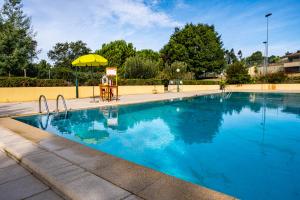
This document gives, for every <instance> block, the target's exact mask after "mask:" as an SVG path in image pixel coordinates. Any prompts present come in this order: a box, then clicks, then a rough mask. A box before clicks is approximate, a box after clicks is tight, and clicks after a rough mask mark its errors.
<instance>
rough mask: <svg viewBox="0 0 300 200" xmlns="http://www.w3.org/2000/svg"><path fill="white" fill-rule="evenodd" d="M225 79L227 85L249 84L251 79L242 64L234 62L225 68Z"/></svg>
mask: <svg viewBox="0 0 300 200" xmlns="http://www.w3.org/2000/svg"><path fill="white" fill-rule="evenodd" d="M226 79H227V83H229V84H244V83H249V82H250V80H251V77H250V75H249V74H248V69H247V68H246V67H245V66H244V65H243V63H242V62H235V63H233V64H231V65H229V67H228V68H227V70H226Z"/></svg>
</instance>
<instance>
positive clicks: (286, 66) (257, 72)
mask: <svg viewBox="0 0 300 200" xmlns="http://www.w3.org/2000/svg"><path fill="white" fill-rule="evenodd" d="M265 70H266V71H265ZM280 71H283V72H284V73H286V74H287V75H289V76H300V50H298V51H297V52H296V53H289V54H286V55H285V56H283V57H281V59H280V61H279V62H278V63H269V66H268V67H267V69H265V68H264V66H252V67H250V68H249V70H248V72H249V74H250V75H251V76H262V75H264V74H265V73H268V74H270V73H276V72H280Z"/></svg>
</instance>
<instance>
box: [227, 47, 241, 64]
mask: <svg viewBox="0 0 300 200" xmlns="http://www.w3.org/2000/svg"><path fill="white" fill-rule="evenodd" d="M225 58H226V64H228V65H230V64H232V63H235V62H237V61H238V59H237V57H236V55H235V53H234V49H231V50H230V51H228V50H225Z"/></svg>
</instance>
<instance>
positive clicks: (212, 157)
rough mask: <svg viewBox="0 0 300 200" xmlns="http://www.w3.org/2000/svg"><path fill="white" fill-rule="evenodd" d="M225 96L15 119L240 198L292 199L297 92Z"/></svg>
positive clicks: (299, 126) (299, 148)
mask: <svg viewBox="0 0 300 200" xmlns="http://www.w3.org/2000/svg"><path fill="white" fill-rule="evenodd" d="M225 97H227V98H224V96H222V95H208V96H200V97H195V98H187V99H178V100H173V101H170V100H168V101H161V102H153V103H144V104H135V105H127V106H119V107H107V108H97V109H90V110H80V111H72V112H69V114H68V115H67V116H65V115H63V114H61V115H50V117H49V118H47V116H45V115H42V116H41V115H36V116H27V117H20V118H17V119H18V120H20V121H22V122H25V123H27V124H31V125H33V126H35V127H38V128H42V129H45V130H46V131H48V132H51V133H54V134H57V135H59V136H62V137H65V138H68V139H70V140H73V141H76V142H80V143H82V144H84V145H87V146H89V147H91V148H94V149H98V150H100V151H104V152H107V153H109V154H112V155H115V156H118V157H121V158H124V159H126V160H129V161H132V162H135V163H138V164H140V165H144V166H147V167H150V168H153V169H155V170H158V171H161V172H163V173H166V174H169V175H172V176H175V177H178V178H180V179H183V180H186V181H189V182H192V183H195V184H199V185H203V186H206V187H208V188H211V189H214V190H217V191H220V192H224V193H226V194H230V195H233V196H235V197H238V198H241V199H273V200H274V199H287V200H288V199H300V94H263V93H233V94H232V95H231V96H230V95H227V96H225Z"/></svg>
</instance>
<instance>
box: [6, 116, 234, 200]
mask: <svg viewBox="0 0 300 200" xmlns="http://www.w3.org/2000/svg"><path fill="white" fill-rule="evenodd" d="M1 126H2V127H4V128H5V129H8V130H10V131H11V132H12V133H13V134H15V135H17V136H18V139H17V140H18V142H26V143H28V142H29V143H31V144H32V145H34V146H36V148H37V149H39V150H38V151H41V152H42V154H43V153H44V154H45V155H48V154H51V155H52V156H54V157H58V158H59V159H60V160H63V161H65V162H66V163H71V165H72V166H74V167H76V168H78V169H81V170H83V171H84V172H86V173H88V174H89V177H94V179H95V180H96V179H97V180H98V179H99V180H102V181H106V182H108V183H110V184H112V185H114V186H115V187H117V188H118V191H119V193H121V194H123V195H125V196H123V197H122V198H119V197H118V198H119V199H126V198H128V197H130V198H133V197H134V198H136V199H158V200H160V199H162V200H164V199H205V200H210V199H224V200H227V199H236V198H235V197H231V196H229V195H226V194H223V193H220V192H217V191H214V190H211V189H208V188H206V187H202V186H199V185H196V184H193V183H190V182H186V181H184V180H181V179H178V178H176V177H173V176H169V175H166V174H163V173H161V172H158V171H155V170H153V169H150V168H147V167H144V166H141V165H138V164H135V163H133V162H130V161H127V160H124V159H121V158H117V157H115V156H112V155H110V154H107V153H104V152H102V151H97V150H94V149H91V148H89V147H87V146H84V145H82V144H79V143H76V142H73V141H70V140H68V139H65V138H62V137H59V136H56V135H53V134H51V133H48V132H46V131H43V130H41V129H38V128H36V127H33V126H30V125H27V124H25V123H22V122H20V121H17V120H14V119H12V118H0V127H1ZM0 134H1V133H0ZM0 136H1V135H0ZM20 136H22V137H20ZM2 138H3V137H0V148H1V146H2V150H4V151H6V152H7V153H9V154H10V155H12V156H13V157H14V158H15V159H17V160H18V161H19V162H20V163H21V164H22V165H24V166H25V167H26V168H29V170H30V171H33V173H36V175H37V176H38V177H41V179H42V180H43V181H45V182H47V183H49V184H50V186H52V187H53V188H54V189H55V190H57V191H58V192H59V193H62V194H63V195H64V197H66V198H70V199H81V198H79V197H82V196H80V195H81V194H78V193H80V192H82V191H76V190H75V189H74V188H76V187H74V188H72V187H68V185H71V186H72V183H73V182H72V181H71V182H70V183H69V184H66V185H64V184H63V182H61V181H57V179H55V178H56V177H53V175H52V174H51V173H48V171H49V170H48V171H47V169H44V168H43V166H41V165H39V163H38V161H36V162H34V161H35V160H34V158H35V157H37V156H38V153H36V151H37V150H35V151H33V152H30V151H29V152H28V151H25V152H24V149H23V148H18V147H17V146H18V145H16V144H18V143H16V141H15V143H5V142H3V140H2ZM4 139H5V137H4ZM22 140H23V141H22ZM30 158H32V159H30ZM75 181H78V179H75ZM86 184H88V183H86ZM91 187H92V186H91ZM85 192H88V193H89V192H90V189H88V190H87V191H85ZM92 192H95V190H92ZM87 197H89V195H87ZM87 197H85V199H89V198H87ZM118 198H113V199H118ZM91 199H93V198H91ZM104 199H105V198H104Z"/></svg>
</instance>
